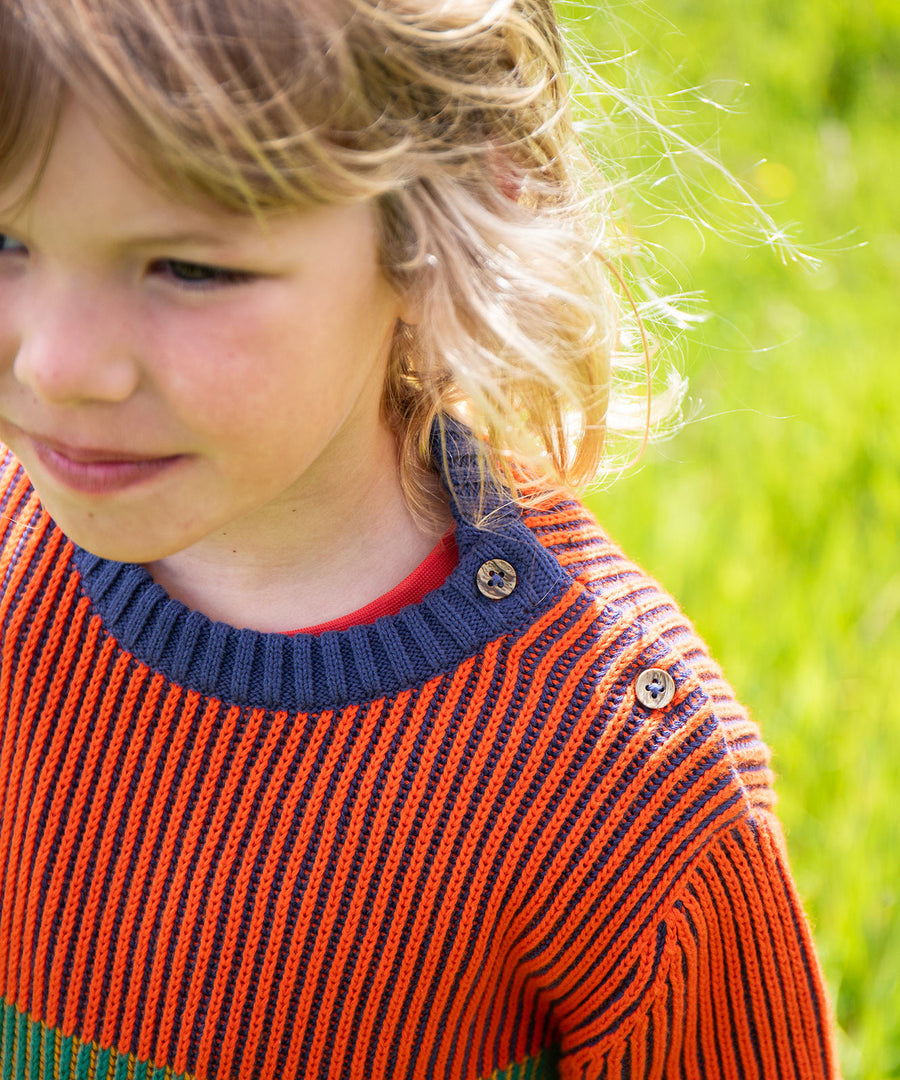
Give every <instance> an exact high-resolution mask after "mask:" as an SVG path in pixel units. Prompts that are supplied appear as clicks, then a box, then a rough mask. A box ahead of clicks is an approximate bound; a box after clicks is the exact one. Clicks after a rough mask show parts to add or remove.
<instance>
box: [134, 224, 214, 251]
mask: <svg viewBox="0 0 900 1080" xmlns="http://www.w3.org/2000/svg"><path fill="white" fill-rule="evenodd" d="M234 238H235V237H234V233H233V232H230V231H227V230H225V229H224V228H223V229H222V230H221V231H215V230H212V231H207V230H204V229H194V228H185V229H174V230H169V231H166V232H153V231H149V230H148V231H147V232H129V233H123V234H122V235H121V236H119V237H116V241H117V242H118V243H119V244H121V245H122V246H123V247H177V246H187V245H196V244H203V245H206V246H215V247H224V246H225V245H226V244H228V243H230V242H233V241H234Z"/></svg>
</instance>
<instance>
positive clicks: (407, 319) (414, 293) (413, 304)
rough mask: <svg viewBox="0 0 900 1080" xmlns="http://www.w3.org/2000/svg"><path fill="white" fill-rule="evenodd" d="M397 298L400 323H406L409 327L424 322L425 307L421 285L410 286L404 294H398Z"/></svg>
mask: <svg viewBox="0 0 900 1080" xmlns="http://www.w3.org/2000/svg"><path fill="white" fill-rule="evenodd" d="M397 298H398V300H399V311H398V315H399V317H400V321H401V322H403V323H406V325H407V326H418V324H419V323H420V322H421V321H422V318H423V312H424V307H425V303H424V298H423V296H422V287H421V285H410V286H408V287H407V288H406V289H405V290H404V291H403V292H400V293H398V294H397Z"/></svg>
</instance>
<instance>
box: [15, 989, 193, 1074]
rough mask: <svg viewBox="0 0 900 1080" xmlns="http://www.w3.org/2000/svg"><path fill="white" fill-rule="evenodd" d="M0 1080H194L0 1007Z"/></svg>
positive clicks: (18, 1012)
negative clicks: (87, 1041)
mask: <svg viewBox="0 0 900 1080" xmlns="http://www.w3.org/2000/svg"><path fill="white" fill-rule="evenodd" d="M0 1010H2V1012H0V1080H126V1078H127V1077H131V1078H133V1080H194V1078H193V1077H192V1076H191V1074H190V1073H176V1072H175V1071H174V1070H173V1069H172V1068H171V1067H157V1066H155V1065H154V1064H153V1063H152V1062H150V1061H138V1059H137V1058H135V1057H133V1056H132V1055H131V1054H125V1053H121V1052H120V1051H118V1050H116V1049H115V1048H114V1047H108V1046H107V1047H102V1048H101V1047H100V1046H98V1045H97V1044H96V1043H86V1042H83V1041H82V1040H81V1039H79V1038H77V1036H75V1035H63V1033H62V1032H61V1031H60V1029H59V1028H55V1027H48V1026H47V1025H46V1024H42V1023H40V1021H37V1020H32V1019H30V1017H29V1016H28V1015H27V1014H26V1013H23V1012H20V1011H19V1009H17V1008H16V1006H15V1005H9V1004H8V1003H7V1002H5V1001H4V1002H2V1003H0Z"/></svg>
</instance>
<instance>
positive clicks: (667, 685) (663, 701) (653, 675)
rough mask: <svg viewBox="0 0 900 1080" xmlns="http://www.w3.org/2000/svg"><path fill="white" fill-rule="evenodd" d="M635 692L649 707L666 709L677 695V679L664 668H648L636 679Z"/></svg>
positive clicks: (643, 703)
mask: <svg viewBox="0 0 900 1080" xmlns="http://www.w3.org/2000/svg"><path fill="white" fill-rule="evenodd" d="M634 692H635V695H636V696H637V699H638V701H639V702H640V703H641V704H642V705H646V706H647V708H648V709H664V708H665V707H666V706H667V705H668V704H669V702H670V701H671V700H672V698H673V697H674V696H675V680H674V679H673V678H672V676H671V675H670V674H669V673H668V671H664V670H663V669H662V668H658V667H651V668H646V669H645V670H644V671H642V672H641V673H640V675H638V677H637V679H635V682H634Z"/></svg>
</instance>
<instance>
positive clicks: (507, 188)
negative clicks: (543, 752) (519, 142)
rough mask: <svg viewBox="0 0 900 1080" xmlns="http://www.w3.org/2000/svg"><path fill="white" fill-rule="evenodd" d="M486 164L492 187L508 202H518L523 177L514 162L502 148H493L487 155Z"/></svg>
mask: <svg viewBox="0 0 900 1080" xmlns="http://www.w3.org/2000/svg"><path fill="white" fill-rule="evenodd" d="M487 166H488V172H489V174H490V177H491V180H492V181H493V183H494V187H495V188H496V189H497V190H498V191H499V192H500V194H501V195H504V196H505V197H506V198H507V199H509V201H510V202H518V201H519V196H520V195H521V194H522V187H523V185H524V181H525V178H524V177H523V175H522V171H521V169H519V167H518V166H517V165H516V163H515V162H514V161H511V160H510V158H509V157H508V156H507V155H506V154H504V153H503V151H502V150H498V149H494V150H492V151H491V153H490V154H489V155H488V159H487Z"/></svg>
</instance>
